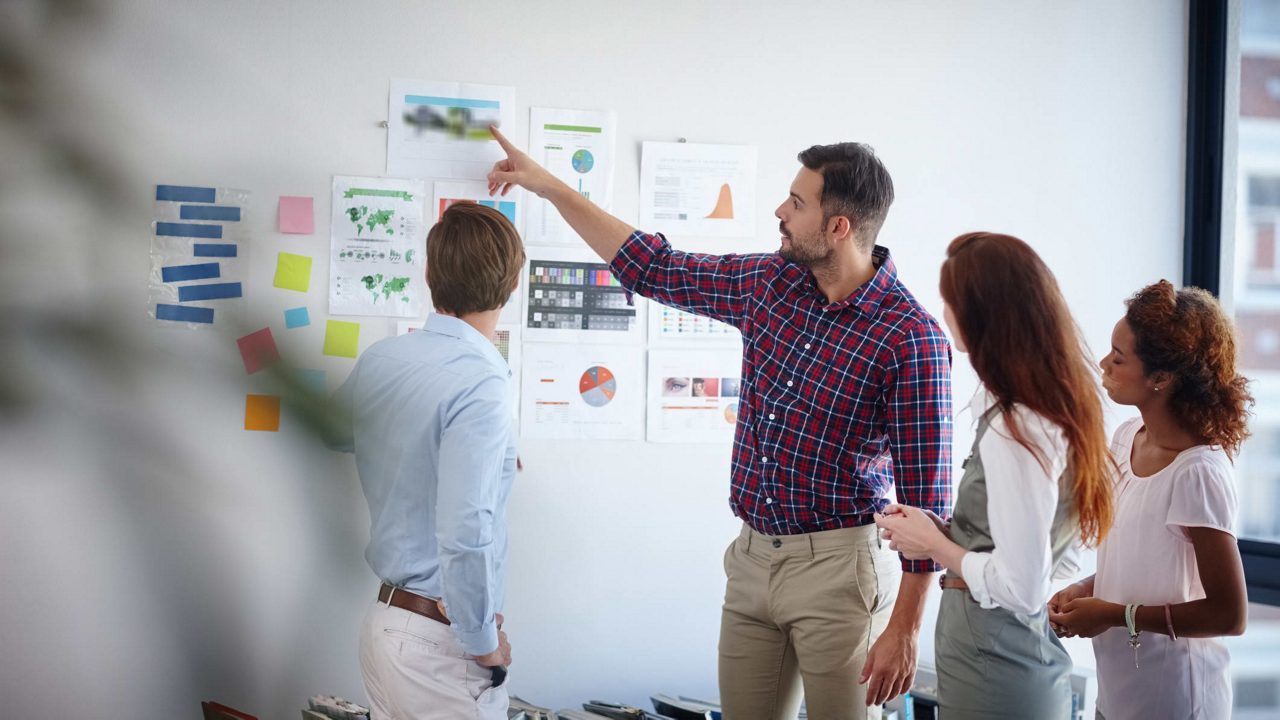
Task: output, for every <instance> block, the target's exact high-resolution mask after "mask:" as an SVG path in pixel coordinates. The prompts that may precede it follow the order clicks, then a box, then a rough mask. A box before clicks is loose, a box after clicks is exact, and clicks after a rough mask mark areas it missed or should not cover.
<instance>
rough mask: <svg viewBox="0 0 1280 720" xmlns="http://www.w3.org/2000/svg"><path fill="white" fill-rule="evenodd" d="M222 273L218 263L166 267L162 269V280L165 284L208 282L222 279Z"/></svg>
mask: <svg viewBox="0 0 1280 720" xmlns="http://www.w3.org/2000/svg"><path fill="white" fill-rule="evenodd" d="M221 274H222V271H221V270H219V268H218V263H216V262H215V263H200V264H199V265H166V266H165V267H162V268H160V279H161V280H163V281H164V282H182V281H183V280H208V279H209V278H216V277H220V276H221Z"/></svg>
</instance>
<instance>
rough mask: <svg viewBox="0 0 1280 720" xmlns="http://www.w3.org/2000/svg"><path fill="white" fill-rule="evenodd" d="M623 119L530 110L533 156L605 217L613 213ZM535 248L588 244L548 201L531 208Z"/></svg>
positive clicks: (528, 230)
mask: <svg viewBox="0 0 1280 720" xmlns="http://www.w3.org/2000/svg"><path fill="white" fill-rule="evenodd" d="M617 125H618V115H617V113H614V112H600V111H594V110H561V109H556V108H530V110H529V156H530V157H532V158H533V159H534V160H535V161H537V162H538V164H539V165H542V166H543V167H545V168H546V169H548V170H550V171H551V173H552V174H553V175H555V176H556V177H558V178H560V179H561V180H563V181H564V182H565V183H566V184H568V185H569V187H571V188H573V189H575V190H577V191H578V192H579V193H580V194H581V195H584V196H586V198H587V199H589V200H590V201H591V202H593V203H595V204H596V205H598V206H600V207H601V208H603V209H604V210H605V211H611V210H612V209H613V174H614V173H613V168H614V157H615V155H616V147H617ZM528 218H529V219H528V225H527V226H526V233H525V237H526V238H527V240H528V242H529V243H530V244H531V245H574V246H579V245H582V244H583V241H582V238H580V237H578V234H577V233H575V232H574V231H573V228H571V227H569V224H568V223H566V222H565V221H564V218H562V217H560V213H559V212H557V211H556V209H555V207H554V206H553V205H552V204H551V203H550V202H548V201H546V200H543V199H541V198H536V197H535V198H533V199H532V202H531V203H530V204H529V212H528Z"/></svg>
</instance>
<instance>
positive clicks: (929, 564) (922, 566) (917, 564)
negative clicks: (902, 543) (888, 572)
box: [898, 553, 942, 573]
mask: <svg viewBox="0 0 1280 720" xmlns="http://www.w3.org/2000/svg"><path fill="white" fill-rule="evenodd" d="M898 557H899V558H902V571H903V572H909V573H936V572H938V571H939V570H941V569H942V566H941V565H939V564H938V563H936V562H934V561H932V560H908V559H906V558H904V557H902V553H898Z"/></svg>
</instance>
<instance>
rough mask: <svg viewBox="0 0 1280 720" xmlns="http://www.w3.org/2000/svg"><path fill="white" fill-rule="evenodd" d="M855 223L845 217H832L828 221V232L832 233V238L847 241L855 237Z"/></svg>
mask: <svg viewBox="0 0 1280 720" xmlns="http://www.w3.org/2000/svg"><path fill="white" fill-rule="evenodd" d="M853 231H854V227H853V222H852V221H851V220H849V218H847V217H845V216H844V215H832V216H831V218H830V219H829V220H827V232H829V233H831V237H832V238H834V239H836V240H846V239H850V238H852V237H853Z"/></svg>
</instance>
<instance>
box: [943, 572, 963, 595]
mask: <svg viewBox="0 0 1280 720" xmlns="http://www.w3.org/2000/svg"><path fill="white" fill-rule="evenodd" d="M938 584H939V585H941V586H942V589H943V590H964V591H965V592H969V584H968V583H966V582H965V581H964V578H959V577H956V576H954V575H947V574H945V573H944V574H943V575H942V577H940V578H938Z"/></svg>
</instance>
